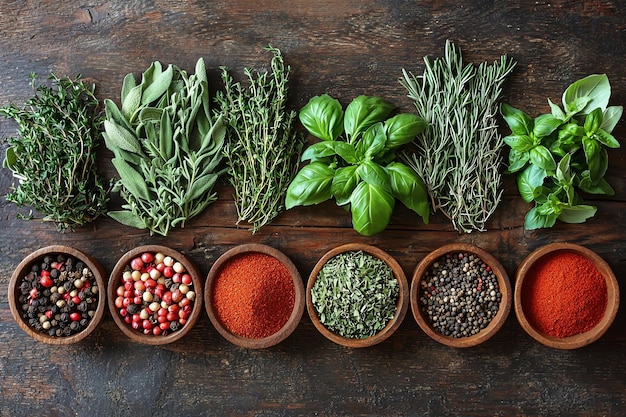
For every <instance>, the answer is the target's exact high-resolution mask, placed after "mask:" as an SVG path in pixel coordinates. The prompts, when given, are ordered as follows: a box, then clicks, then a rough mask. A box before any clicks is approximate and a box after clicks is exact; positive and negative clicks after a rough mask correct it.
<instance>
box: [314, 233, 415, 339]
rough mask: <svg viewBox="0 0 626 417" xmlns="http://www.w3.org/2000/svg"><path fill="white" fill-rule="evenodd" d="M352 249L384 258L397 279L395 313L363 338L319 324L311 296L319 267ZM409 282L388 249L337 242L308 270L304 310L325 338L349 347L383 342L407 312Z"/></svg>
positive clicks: (400, 322) (396, 327) (398, 325)
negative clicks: (385, 322) (340, 332)
mask: <svg viewBox="0 0 626 417" xmlns="http://www.w3.org/2000/svg"><path fill="white" fill-rule="evenodd" d="M353 251H362V252H364V253H368V254H370V255H372V256H375V257H376V258H378V259H381V260H382V261H384V262H385V263H386V264H387V265H388V266H389V268H391V270H392V271H393V275H394V276H395V278H396V279H397V280H398V290H399V291H398V302H397V305H396V313H395V315H394V317H393V318H392V319H391V320H389V322H388V323H387V324H386V325H385V327H384V328H383V329H382V330H380V331H379V332H378V333H376V334H375V335H373V336H370V337H366V338H363V339H355V338H349V337H344V336H341V335H339V334H337V333H334V332H332V331H331V330H329V329H328V328H327V327H326V326H324V325H323V324H322V322H321V321H320V318H319V315H318V313H317V310H316V309H315V306H314V305H313V300H312V297H311V289H312V288H313V285H315V281H316V279H317V276H318V275H319V272H320V270H321V269H322V268H323V267H324V265H325V264H326V262H328V261H329V260H330V259H331V258H333V257H335V256H337V255H339V254H341V253H344V252H353ZM408 296H409V284H408V281H407V279H406V276H405V275H404V271H403V270H402V267H401V266H400V265H399V264H398V262H397V261H396V260H395V259H394V258H393V257H391V256H390V255H389V254H388V253H387V252H385V251H383V250H381V249H379V248H377V247H375V246H370V245H365V244H360V243H349V244H346V245H342V246H338V247H336V248H334V249H331V250H330V251H328V252H327V253H326V254H324V256H322V258H320V260H319V261H318V262H317V264H316V265H315V267H314V268H313V271H311V275H310V276H309V281H308V284H307V288H306V305H307V311H308V313H309V317H310V318H311V321H312V322H313V325H315V327H316V328H317V330H319V332H320V333H321V334H322V335H323V336H324V337H326V338H327V339H329V340H331V341H332V342H335V343H337V344H339V345H342V346H346V347H349V348H364V347H370V346H374V345H376V344H378V343H381V342H383V341H384V340H386V339H388V338H389V337H390V336H391V335H392V334H393V333H394V332H395V331H396V330H397V329H398V327H400V324H402V321H403V320H404V317H405V316H406V312H407V310H408V306H409V297H408Z"/></svg>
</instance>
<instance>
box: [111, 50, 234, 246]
mask: <svg viewBox="0 0 626 417" xmlns="http://www.w3.org/2000/svg"><path fill="white" fill-rule="evenodd" d="M121 101H122V108H121V110H120V109H118V107H117V106H116V105H115V103H113V102H112V101H111V100H105V110H106V116H107V118H106V120H105V121H104V128H105V132H104V133H103V135H104V138H105V142H106V145H107V147H108V148H109V149H110V150H111V151H112V152H113V154H114V155H115V157H114V158H113V160H112V162H113V165H114V166H115V168H116V170H117V173H118V174H119V176H120V180H119V181H118V183H117V184H116V186H115V188H114V190H116V191H119V192H120V195H121V196H122V198H123V199H124V200H126V203H127V204H124V205H123V206H122V208H123V209H124V210H119V211H111V212H110V213H109V215H110V216H111V217H112V218H114V219H115V220H117V221H119V222H120V223H122V224H125V225H127V226H132V227H137V228H140V229H148V230H149V231H150V234H152V233H158V234H160V235H163V236H167V234H168V233H169V231H170V230H171V228H173V227H176V226H180V227H184V225H185V222H186V221H187V220H188V219H190V218H192V217H194V216H196V215H197V214H199V213H200V212H202V210H204V209H205V208H206V207H207V205H209V204H210V203H212V202H213V201H215V200H217V194H216V193H215V192H214V191H213V187H214V185H215V183H216V181H217V179H218V176H219V175H220V174H221V173H222V172H223V171H224V170H218V169H217V167H218V165H219V164H220V162H221V160H222V147H223V144H224V136H225V133H226V131H225V127H224V125H223V124H222V119H221V118H220V117H218V118H216V119H215V120H214V119H212V118H211V110H210V108H209V104H210V103H209V87H208V82H207V77H206V69H205V66H204V61H203V60H202V58H200V59H199V60H198V61H197V63H196V68H195V74H191V75H189V74H187V72H186V71H184V70H181V69H180V68H178V67H176V66H173V65H169V66H168V67H167V68H166V69H165V70H163V67H162V66H161V64H160V63H159V62H158V61H157V62H153V63H152V65H150V67H149V68H148V69H147V70H146V71H145V72H144V73H143V74H142V78H141V83H139V84H138V83H137V80H136V79H135V77H134V76H133V74H128V75H127V76H126V77H125V78H124V82H123V85H122V100H121Z"/></svg>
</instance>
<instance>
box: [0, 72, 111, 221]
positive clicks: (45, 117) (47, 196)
mask: <svg viewBox="0 0 626 417" xmlns="http://www.w3.org/2000/svg"><path fill="white" fill-rule="evenodd" d="M30 78H31V85H32V87H33V90H34V92H35V95H34V97H32V98H31V99H29V100H28V101H27V102H26V107H25V108H22V109H20V108H17V107H16V106H14V105H8V106H5V107H3V108H0V114H2V115H4V116H5V117H6V118H10V119H13V120H14V121H15V122H17V124H18V133H19V137H15V138H5V141H7V142H8V144H9V148H7V151H6V158H5V159H4V163H3V165H4V167H5V168H9V169H11V170H12V171H13V175H14V177H15V178H16V179H17V180H18V181H19V184H18V185H17V187H15V188H14V189H13V190H12V191H11V192H9V193H8V194H7V196H6V198H7V200H8V201H11V202H13V203H15V204H17V205H18V206H20V207H21V206H30V207H32V208H34V209H35V210H36V211H37V212H39V213H40V214H42V215H43V216H44V217H43V219H42V220H43V221H50V222H54V223H56V225H57V230H59V231H65V230H66V229H68V228H69V229H70V230H73V229H74V227H75V226H80V225H84V224H86V223H88V222H92V221H94V220H95V219H96V218H97V217H98V216H99V215H100V214H103V213H105V212H106V205H107V202H108V187H107V186H106V185H105V183H106V182H105V181H104V180H103V179H102V177H101V176H100V175H99V174H98V173H97V170H96V154H95V150H96V148H97V147H98V146H99V143H98V138H99V136H100V134H99V127H100V124H101V122H102V118H101V116H99V114H98V111H99V109H98V104H99V102H98V99H97V98H96V97H95V95H94V90H95V85H93V84H92V85H91V86H88V85H85V83H84V82H83V81H82V80H81V79H80V75H78V76H77V77H76V78H75V79H70V78H69V77H62V78H58V77H57V76H56V75H54V74H53V73H52V74H50V76H49V77H48V78H49V80H51V84H52V86H46V85H39V86H35V81H36V79H37V77H36V75H35V74H31V75H30ZM31 216H32V214H31ZM29 218H31V217H29Z"/></svg>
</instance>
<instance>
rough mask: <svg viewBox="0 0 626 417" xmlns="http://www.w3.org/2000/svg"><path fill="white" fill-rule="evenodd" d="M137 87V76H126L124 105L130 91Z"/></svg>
mask: <svg viewBox="0 0 626 417" xmlns="http://www.w3.org/2000/svg"><path fill="white" fill-rule="evenodd" d="M136 86H137V80H135V76H134V75H133V74H132V73H129V74H126V76H125V77H124V80H123V81H122V92H121V98H122V103H123V102H124V100H126V97H127V96H128V94H130V91H131V90H132V89H133V88H135V87H136Z"/></svg>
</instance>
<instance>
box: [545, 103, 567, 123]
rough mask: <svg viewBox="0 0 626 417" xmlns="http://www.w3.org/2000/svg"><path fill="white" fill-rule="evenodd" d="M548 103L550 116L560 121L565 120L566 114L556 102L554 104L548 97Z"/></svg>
mask: <svg viewBox="0 0 626 417" xmlns="http://www.w3.org/2000/svg"><path fill="white" fill-rule="evenodd" d="M548 104H549V105H550V110H551V113H552V116H554V117H555V118H557V119H559V120H562V121H566V120H567V115H566V114H565V113H564V112H563V110H562V109H561V108H560V107H559V106H558V105H557V104H554V103H553V102H552V100H550V99H548Z"/></svg>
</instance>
